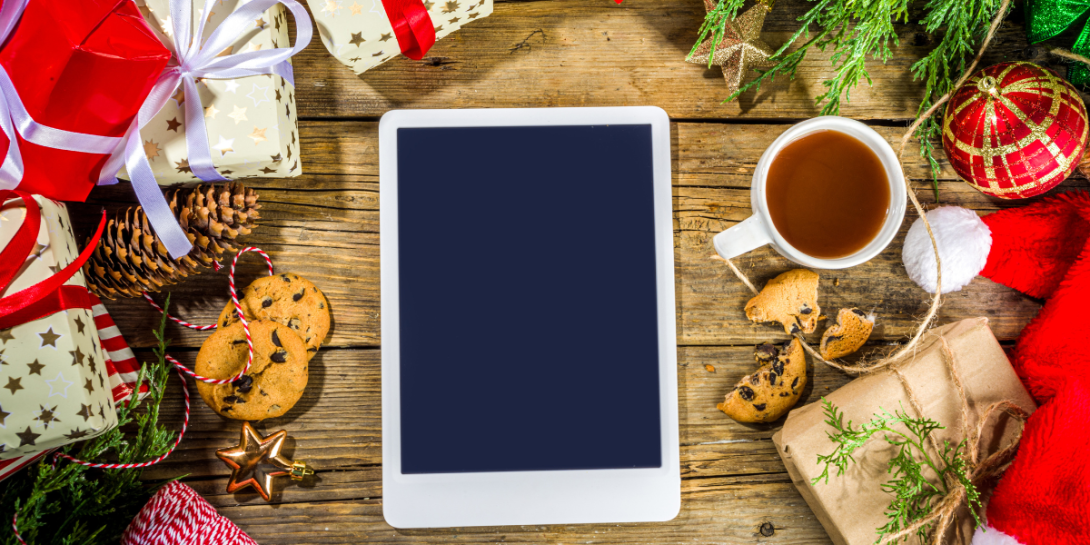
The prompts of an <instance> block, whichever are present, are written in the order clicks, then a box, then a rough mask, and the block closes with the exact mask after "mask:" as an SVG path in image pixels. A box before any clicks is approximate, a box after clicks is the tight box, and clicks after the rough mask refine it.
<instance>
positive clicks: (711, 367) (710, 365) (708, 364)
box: [704, 363, 715, 373]
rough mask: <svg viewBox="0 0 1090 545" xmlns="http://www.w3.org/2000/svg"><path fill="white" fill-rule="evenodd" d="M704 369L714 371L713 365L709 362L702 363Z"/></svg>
mask: <svg viewBox="0 0 1090 545" xmlns="http://www.w3.org/2000/svg"><path fill="white" fill-rule="evenodd" d="M704 370H705V371H707V372H709V373H714V372H715V366H714V365H712V364H710V363H706V364H704Z"/></svg>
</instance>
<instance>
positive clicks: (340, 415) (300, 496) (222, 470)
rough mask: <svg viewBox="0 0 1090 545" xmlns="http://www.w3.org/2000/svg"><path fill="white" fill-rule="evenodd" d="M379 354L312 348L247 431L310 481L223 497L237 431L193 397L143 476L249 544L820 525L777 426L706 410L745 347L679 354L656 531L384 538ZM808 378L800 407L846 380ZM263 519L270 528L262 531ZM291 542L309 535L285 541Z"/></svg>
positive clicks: (818, 534)
mask: <svg viewBox="0 0 1090 545" xmlns="http://www.w3.org/2000/svg"><path fill="white" fill-rule="evenodd" d="M146 354H147V353H146V352H143V351H142V355H146ZM379 354H380V352H379V351H378V350H376V349H343V348H333V349H323V350H322V351H321V352H320V353H319V354H318V356H317V357H315V359H314V360H312V361H311V366H310V369H311V379H310V384H309V385H308V387H307V390H306V392H305V393H304V395H303V399H302V400H301V401H300V402H299V404H298V405H296V407H295V408H293V409H292V410H291V411H289V412H288V414H287V415H285V416H284V417H281V418H277V419H270V420H267V421H264V422H261V423H259V424H258V425H257V428H258V430H259V431H261V432H262V433H270V432H272V431H275V430H278V429H287V430H289V432H290V434H291V439H290V440H289V442H288V445H287V447H288V448H286V449H285V451H286V454H287V455H288V456H289V457H291V458H292V459H303V460H306V461H307V462H308V463H310V464H312V465H313V466H315V467H316V468H317V469H318V473H317V475H316V478H315V479H314V480H312V481H310V482H308V483H305V485H300V484H299V483H293V482H285V483H284V487H283V488H281V489H278V490H277V492H276V493H275V494H274V496H273V501H272V503H270V504H266V503H264V502H263V501H262V500H261V498H260V497H258V496H257V495H256V494H254V493H252V491H251V492H240V493H236V494H227V493H226V492H224V489H225V487H226V481H227V475H229V471H228V470H227V467H226V466H225V465H223V464H222V463H221V462H220V461H219V460H218V459H217V458H216V457H215V451H216V450H217V449H221V448H226V447H228V446H231V445H233V444H235V443H237V441H238V433H239V432H238V430H239V425H238V422H237V421H234V420H227V419H224V418H222V417H220V416H219V415H217V414H215V413H214V412H213V411H212V410H211V409H209V408H208V407H207V406H206V405H204V403H203V402H201V401H200V400H199V399H197V400H195V403H194V405H193V414H192V420H191V424H190V426H191V428H190V432H189V433H188V434H187V435H186V438H185V440H184V441H183V442H182V444H181V446H180V447H179V449H178V451H176V452H175V453H174V454H173V455H171V457H170V458H168V459H167V460H166V461H165V462H164V463H161V464H159V465H157V466H154V467H152V468H150V469H149V470H148V471H147V472H146V474H145V478H146V479H149V480H156V479H163V478H169V477H173V476H176V475H179V474H183V473H186V474H189V478H188V479H187V482H188V483H190V484H191V485H192V486H194V487H195V488H196V489H197V490H198V491H200V492H201V493H202V494H203V495H204V496H205V497H206V498H208V500H209V501H211V502H212V503H213V504H214V505H215V506H217V507H218V508H220V509H221V512H223V513H224V514H226V515H228V516H229V517H231V518H232V519H233V520H235V522H236V523H238V524H239V525H240V526H241V527H242V528H243V529H244V530H246V531H247V532H249V533H250V535H251V536H253V537H254V538H255V539H257V540H258V541H259V542H261V543H300V542H306V543H352V542H355V543H359V542H360V541H353V540H354V539H358V538H359V539H362V538H363V537H364V536H366V539H367V542H369V543H370V542H375V543H386V542H391V543H400V542H410V543H412V542H419V541H427V542H429V543H445V542H453V543H462V542H466V541H469V542H482V541H483V542H492V541H514V542H530V541H535V540H541V539H543V537H544V539H547V540H550V541H552V540H554V539H560V540H581V541H585V540H588V539H594V540H600V542H602V543H616V542H623V541H632V540H634V539H636V536H639V535H646V536H648V539H665V540H668V541H669V540H675V539H683V538H684V539H685V540H687V541H692V540H695V542H697V543H713V542H714V543H720V542H721V540H722V539H724V537H725V536H726V537H727V538H731V539H747V538H753V537H754V536H755V535H756V534H757V533H759V531H758V528H759V527H760V526H761V524H764V523H766V522H770V523H772V524H773V527H774V528H775V536H776V538H777V542H781V541H782V542H783V543H823V542H824V541H823V539H824V538H823V537H822V536H823V535H824V534H823V531H822V530H821V527H820V525H818V523H817V522H816V521H815V520H814V518H813V516H812V515H811V514H810V512H809V509H808V508H807V507H806V505H805V503H804V502H803V501H802V499H801V497H799V496H798V493H797V492H796V491H795V488H794V486H793V485H791V484H790V481H789V479H788V477H787V475H786V474H785V473H784V469H783V465H782V463H781V462H780V460H779V456H778V455H777V454H776V451H775V448H774V447H773V446H772V442H771V437H772V433H774V432H775V430H776V429H777V428H778V425H776V424H769V425H761V426H747V425H742V424H739V423H737V422H734V421H733V420H731V419H730V418H728V417H726V416H725V415H723V414H722V413H721V412H719V411H718V410H717V409H716V408H715V404H716V403H717V402H719V401H720V400H722V398H723V396H724V395H725V393H726V392H727V391H728V390H729V389H730V388H731V387H733V385H734V384H735V383H736V382H737V381H738V380H740V379H741V378H742V377H743V376H745V375H746V374H748V373H750V372H752V371H753V369H754V367H755V365H754V363H753V347H749V346H739V347H686V348H682V349H680V350H679V354H678V357H679V365H678V396H679V400H680V408H681V411H680V421H681V426H680V434H681V437H680V442H681V473H682V478H683V508H682V514H681V515H680V516H679V518H677V519H675V520H673V521H671V522H669V523H666V524H665V525H658V524H656V525H652V524H639V525H620V526H617V525H590V526H545V527H532V528H530V527H523V528H504V529H502V531H499V532H494V531H493V529H472V530H466V529H460V530H442V531H429V532H420V531H415V532H411V531H404V532H402V531H397V530H394V529H392V528H390V527H389V526H388V525H386V524H385V522H383V520H382V516H381V515H382V511H381V500H382V489H381V483H382V476H381V462H382V455H381V452H382V451H381V441H382V439H381V433H380V414H381V413H380V411H381V403H380V395H379V384H380V375H379V368H380V363H379ZM178 356H179V359H180V360H181V361H182V362H183V363H186V364H191V363H192V361H193V359H194V357H195V354H194V352H192V351H188V352H182V353H180V354H178ZM706 365H712V366H713V367H714V371H708V369H707V368H706ZM811 373H812V382H813V387H812V388H810V389H809V390H808V391H806V392H804V397H803V398H802V399H801V400H800V403H806V402H812V401H814V400H816V399H817V398H818V397H820V396H821V395H823V394H824V393H827V392H829V391H832V390H834V389H836V388H838V387H840V386H841V385H843V384H844V383H845V382H847V380H848V379H847V378H846V377H845V376H844V375H842V374H840V373H838V372H836V371H833V370H830V369H828V368H826V367H817V368H813V369H812V370H811ZM178 388H179V385H178V382H177V381H174V382H172V383H171V385H170V388H169V391H168V398H167V399H168V400H167V401H166V402H164V407H163V418H164V420H165V421H166V422H169V423H171V425H173V426H178V425H180V420H181V413H182V405H181V395H180V392H179V391H178ZM346 415H351V416H346ZM270 521H279V522H278V524H277V525H274V526H269V522H270ZM295 532H299V534H295ZM303 534H308V535H313V537H310V538H307V539H305V540H303V541H295V540H296V539H302V538H301V537H299V536H300V535H303ZM503 536H506V538H504V537H503ZM591 536H596V537H593V538H592V537H591ZM311 539H314V540H315V541H311ZM717 540H720V541H717Z"/></svg>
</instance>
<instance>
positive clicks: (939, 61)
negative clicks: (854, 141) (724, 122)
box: [689, 0, 1002, 200]
mask: <svg viewBox="0 0 1090 545" xmlns="http://www.w3.org/2000/svg"><path fill="white" fill-rule="evenodd" d="M809 1H810V2H811V3H813V7H811V8H810V10H809V11H807V12H806V13H805V14H804V15H802V16H801V17H799V19H798V21H799V22H800V23H801V24H800V26H799V29H798V30H797V31H795V33H794V34H793V35H792V36H791V37H790V38H788V39H787V41H786V42H784V44H783V45H782V46H780V48H779V49H778V50H776V53H775V54H774V55H773V56H772V57H771V60H772V61H773V62H775V63H776V64H775V65H774V66H772V67H771V68H768V69H765V70H762V69H754V71H755V72H756V73H757V77H756V78H755V79H754V80H753V81H751V82H749V83H747V84H745V85H743V86H742V87H741V88H739V89H738V90H737V91H735V92H734V93H732V94H731V95H730V96H729V97H727V99H726V100H725V101H724V102H730V101H732V100H735V99H737V98H738V97H739V96H741V95H742V94H743V93H745V92H747V91H749V90H751V89H760V88H761V84H762V83H763V82H765V81H771V80H774V79H775V78H776V77H778V76H787V77H789V78H791V79H794V77H795V75H796V73H797V71H798V68H799V65H800V64H801V63H802V60H803V59H804V58H805V57H806V54H807V52H809V50H810V49H811V48H812V47H816V48H817V49H820V50H822V51H831V52H832V53H831V56H830V62H831V63H832V65H833V67H834V68H835V69H836V74H835V75H834V76H833V77H832V78H830V79H827V80H825V81H823V82H822V84H823V85H824V87H825V92H823V93H822V94H820V95H818V96H817V97H815V99H814V100H815V102H816V103H817V104H821V105H822V107H821V114H822V115H839V113H840V107H841V105H842V103H847V102H849V101H850V100H851V91H852V89H854V88H855V87H857V86H858V85H859V84H860V83H862V82H863V81H864V80H865V81H866V82H867V83H868V84H872V83H873V82H872V80H871V78H870V73H869V72H868V71H867V60H868V58H870V59H874V60H878V61H879V62H882V63H883V64H884V63H885V62H886V61H888V60H889V58H890V55H891V51H890V48H891V46H892V47H896V46H897V45H898V44H899V41H898V38H897V33H896V30H895V28H894V24H896V23H907V22H908V20H909V1H908V0H809ZM742 4H743V1H742V0H719V2H718V4H717V5H716V7H715V8H714V9H713V10H712V11H709V12H708V14H707V16H706V18H705V19H704V23H703V24H702V25H701V27H700V37H699V39H698V40H697V42H696V45H694V47H693V51H694V52H695V51H696V48H697V47H698V46H699V44H701V43H703V42H704V40H705V39H706V38H707V37H708V36H709V35H711V36H712V39H713V44H718V42H719V40H721V39H722V36H723V33H724V31H725V28H726V24H727V23H728V22H729V21H731V20H733V19H734V17H735V16H736V15H737V13H738V10H739V9H740V8H741V7H742ZM1001 4H1002V1H1001V0H928V2H927V3H926V4H925V5H924V6H923V19H922V20H920V21H919V23H920V24H921V25H923V26H924V28H925V29H926V30H927V32H929V33H932V34H938V33H941V34H942V38H941V39H940V40H939V42H938V44H937V45H936V46H935V47H934V48H933V49H932V50H931V51H930V52H929V53H928V54H927V56H926V57H924V58H923V59H921V60H919V61H917V62H916V63H914V64H913V65H912V67H911V71H912V75H913V78H914V79H916V80H921V81H923V82H924V95H923V98H922V100H921V102H920V107H919V109H918V110H917V116H919V115H920V114H922V113H923V112H925V111H926V110H927V109H928V108H930V107H931V105H932V104H934V102H935V101H936V100H938V98H939V97H941V96H942V95H944V94H946V93H947V92H949V91H951V90H952V88H953V84H954V83H955V82H956V81H957V79H958V77H959V76H960V75H961V73H962V72H963V71H964V69H965V67H966V66H967V60H968V58H969V57H971V54H972V53H973V52H974V51H975V48H976V47H977V46H978V45H979V44H980V43H981V41H982V40H983V38H984V36H985V35H986V33H987V30H988V27H989V26H990V25H991V21H992V19H994V17H995V15H996V13H997V12H998V10H999V8H1000V6H1001ZM811 29H813V35H811ZM800 41H801V43H800ZM796 45H797V47H795V49H794V50H793V51H790V52H788V50H789V49H791V48H792V47H794V46H796ZM689 55H690V57H691V56H692V52H690V54H689ZM709 66H710V65H709ZM941 117H942V112H937V113H936V115H935V116H933V117H931V118H930V119H928V120H927V121H926V122H924V123H923V125H922V126H921V127H920V128H919V129H918V130H917V131H916V136H917V137H918V138H919V139H920V155H921V156H922V157H924V158H925V159H927V161H928V164H929V165H930V166H931V173H932V184H933V188H934V191H935V198H936V200H937V199H938V175H939V169H940V165H939V162H938V160H937V159H936V158H935V144H934V143H935V141H938V140H939V139H940V138H941V136H942V127H941V122H940V119H941Z"/></svg>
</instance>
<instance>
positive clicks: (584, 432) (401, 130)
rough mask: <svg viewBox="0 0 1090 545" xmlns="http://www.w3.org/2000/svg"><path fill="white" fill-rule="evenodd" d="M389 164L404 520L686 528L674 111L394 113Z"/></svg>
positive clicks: (385, 204)
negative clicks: (676, 521)
mask: <svg viewBox="0 0 1090 545" xmlns="http://www.w3.org/2000/svg"><path fill="white" fill-rule="evenodd" d="M379 158H380V162H379V178H380V180H379V186H380V214H379V216H380V233H381V236H380V242H381V252H380V253H381V259H382V262H381V263H382V266H381V277H382V278H381V279H382V458H383V460H382V461H383V465H382V483H383V515H384V516H385V518H386V521H387V522H389V523H390V524H391V525H392V526H395V527H398V528H427V527H453V526H496V525H526V524H567V523H591V522H594V523H604V522H636V521H663V520H669V519H672V518H673V517H674V516H676V515H677V513H678V511H679V508H680V505H681V478H680V472H679V455H678V410H677V403H678V401H677V341H676V337H675V309H674V270H673V260H674V251H673V223H672V213H671V209H672V206H671V204H672V199H671V188H670V170H671V169H670V167H671V165H670V126H669V120H668V119H667V116H666V113H665V112H663V111H662V110H661V109H658V108H651V107H633V108H551V109H506V110H505V109H494V110H414V111H393V112H390V113H387V114H386V115H384V116H383V117H382V120H381V122H380V123H379Z"/></svg>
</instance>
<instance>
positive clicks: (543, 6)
mask: <svg viewBox="0 0 1090 545" xmlns="http://www.w3.org/2000/svg"><path fill="white" fill-rule="evenodd" d="M806 9H808V4H807V3H805V2H802V1H784V2H780V3H779V4H777V6H776V8H775V9H774V10H773V11H772V12H771V13H770V14H769V15H768V17H767V19H766V22H765V32H764V33H763V34H762V38H763V39H764V40H765V41H767V42H768V43H769V44H770V45H772V46H773V47H778V46H780V45H781V44H782V43H784V42H785V41H786V40H787V39H788V37H789V36H790V35H791V34H792V33H793V32H794V31H795V30H796V29H797V28H798V23H797V22H796V19H797V18H798V17H799V16H800V15H801V14H802V13H803V12H804V11H805V10H806ZM1016 11H1018V10H1016ZM703 18H704V9H703V6H702V3H701V2H700V1H698V0H697V1H693V0H690V1H686V2H677V1H676V0H639V1H638V2H632V1H626V2H624V3H623V4H621V5H615V4H614V3H613V2H610V1H607V0H589V1H588V0H549V1H537V2H499V3H497V4H496V6H495V12H494V13H493V14H492V15H491V16H489V17H487V18H485V19H482V20H479V21H475V22H473V23H470V24H468V25H466V26H465V27H463V28H462V29H461V30H459V31H458V32H456V33H454V34H452V35H451V36H448V37H447V38H445V39H443V40H441V41H439V42H438V43H437V44H436V45H435V46H434V47H433V48H432V49H431V51H430V52H429V53H428V56H427V57H426V58H425V59H424V60H422V61H413V60H410V59H407V58H404V57H398V58H395V59H393V60H391V61H389V62H387V63H386V64H384V65H382V66H379V67H377V68H375V69H372V70H369V71H368V72H365V73H364V74H363V75H362V76H356V75H355V74H353V73H352V71H351V70H350V69H348V67H346V66H344V65H342V64H340V63H339V62H338V61H337V60H336V59H334V58H332V57H331V56H330V55H329V54H328V52H327V51H326V50H325V48H324V47H323V46H322V44H321V43H319V42H318V41H317V40H315V41H314V43H312V44H311V45H310V47H308V48H307V49H306V50H305V51H303V53H301V54H300V55H299V56H297V57H296V58H295V60H294V63H295V68H296V74H297V80H296V81H297V89H299V97H300V100H299V113H300V115H301V116H305V117H349V116H368V117H378V116H380V115H382V114H383V113H385V112H386V111H387V110H389V109H393V108H480V107H488V108H495V107H543V106H636V105H653V106H658V107H661V108H663V109H664V110H666V112H667V113H668V114H669V115H670V117H671V118H674V119H717V118H727V117H729V118H743V119H784V118H786V119H801V118H806V117H811V116H814V115H817V114H818V113H819V110H820V108H819V107H818V106H817V105H815V103H814V101H813V98H812V97H815V96H818V95H820V94H821V93H823V92H824V87H823V85H822V81H823V80H825V79H826V78H829V77H831V76H832V75H833V74H834V68H833V66H832V64H831V63H830V56H831V52H821V51H816V50H815V51H812V52H809V53H808V54H807V58H806V60H805V61H803V63H802V65H801V66H800V67H799V70H798V74H797V77H796V78H795V79H793V80H789V79H780V80H778V81H776V82H775V83H772V84H769V85H765V86H763V88H762V89H761V90H760V91H754V92H750V93H747V94H746V95H744V96H743V97H742V98H741V100H739V101H738V102H736V103H730V104H722V103H721V102H722V101H723V100H724V99H725V98H726V97H727V96H728V93H727V92H726V86H725V84H724V81H723V77H722V73H721V71H720V69H719V68H712V69H708V68H706V67H704V66H699V65H695V64H690V63H686V62H685V57H686V55H688V53H689V51H690V49H691V48H692V46H693V43H694V42H695V40H696V38H697V30H698V29H699V27H700V23H701V21H702V20H703ZM896 28H897V33H898V37H899V41H900V44H901V45H900V47H897V48H895V49H894V50H893V54H892V57H891V58H890V59H889V61H888V62H887V63H885V64H884V65H883V64H881V63H878V62H876V61H870V62H869V63H868V67H869V69H870V72H871V77H872V79H873V80H874V84H873V85H866V84H864V85H861V86H859V87H858V88H856V89H855V90H853V91H852V93H851V101H850V103H848V104H847V105H846V106H845V107H844V108H843V109H842V111H841V114H842V115H846V116H849V117H854V118H857V119H884V120H889V119H909V118H912V117H915V115H916V107H917V104H918V102H919V95H920V93H921V92H922V89H923V87H922V85H921V84H920V83H919V82H917V81H914V80H913V79H912V76H911V74H910V72H909V68H910V67H911V65H912V64H913V63H914V62H915V61H917V60H919V59H920V58H921V57H923V56H924V55H926V54H927V52H928V51H930V49H931V47H933V46H934V43H935V40H936V36H932V35H930V34H928V33H927V32H926V31H925V30H924V29H923V28H921V27H920V26H919V25H915V24H907V25H905V24H900V25H897V27H896ZM1003 60H1034V61H1036V62H1049V61H1050V59H1048V58H1047V55H1046V54H1045V53H1044V52H1043V50H1042V49H1040V48H1033V49H1027V48H1026V43H1025V38H1024V29H1023V27H1022V26H1021V25H1017V24H1009V25H1004V27H1003V28H1002V29H1001V30H1000V32H999V35H998V36H997V38H996V41H995V43H994V45H993V47H992V49H991V50H990V51H989V53H988V54H987V56H986V58H985V59H984V66H987V65H989V64H992V63H995V62H1000V61H1003ZM1059 66H1060V69H1061V70H1062V69H1063V68H1062V65H1059Z"/></svg>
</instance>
